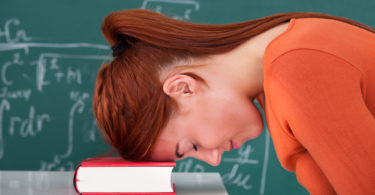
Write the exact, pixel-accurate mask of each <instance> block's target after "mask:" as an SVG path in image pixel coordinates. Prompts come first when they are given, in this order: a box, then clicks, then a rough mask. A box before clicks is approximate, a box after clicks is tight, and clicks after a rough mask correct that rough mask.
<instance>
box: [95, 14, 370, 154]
mask: <svg viewBox="0 0 375 195" xmlns="http://www.w3.org/2000/svg"><path fill="white" fill-rule="evenodd" d="M303 17H316V18H329V19H335V20H340V21H343V22H346V23H349V24H353V25H356V26H359V27H361V28H364V29H366V30H369V31H371V32H375V30H374V29H372V28H370V27H368V26H366V25H363V24H360V23H358V22H355V21H352V20H350V19H347V18H342V17H337V16H332V15H328V14H323V13H312V12H291V13H281V14H274V15H270V16H267V17H263V18H259V19H255V20H251V21H247V22H241V23H234V24H225V25H207V24H195V23H190V22H185V21H180V20H175V19H172V18H168V17H166V16H164V15H162V14H159V13H156V12H152V11H148V10H143V9H133V10H124V11H118V12H113V13H111V14H109V15H108V16H107V17H106V18H105V19H104V22H103V24H102V27H101V30H102V33H103V35H104V37H105V38H106V40H107V41H108V43H109V44H110V45H111V46H113V45H114V44H115V43H117V42H118V41H119V40H120V39H121V38H124V39H126V40H127V41H128V42H129V43H130V44H131V47H130V48H128V49H126V50H125V51H124V52H122V53H121V54H119V55H118V56H116V57H115V58H114V59H113V60H112V61H111V62H109V63H107V64H104V65H102V67H101V68H100V70H99V72H98V74H97V79H96V84H95V90H94V96H93V110H94V114H95V117H96V120H97V124H98V125H99V127H100V128H99V129H100V130H101V132H102V133H103V134H104V136H105V141H106V142H109V143H110V144H111V145H112V146H113V147H114V149H116V151H117V152H118V153H119V154H120V156H121V157H123V158H124V159H126V160H132V161H143V160H149V159H148V158H149V156H150V153H151V152H152V148H153V145H154V143H155V141H156V139H157V137H158V135H159V133H160V131H161V130H162V129H163V127H164V126H165V124H166V123H167V122H168V120H169V117H170V114H171V112H172V111H173V110H175V109H177V110H178V107H177V104H176V102H174V101H173V99H172V98H170V97H168V96H167V95H166V94H165V93H164V92H163V83H162V81H161V78H160V75H161V72H162V71H164V70H167V69H168V68H169V69H170V68H172V69H173V68H174V67H175V66H176V64H181V62H185V63H186V64H189V60H191V59H196V58H203V57H205V56H208V55H210V54H219V53H225V52H228V51H230V50H232V49H234V48H236V47H237V46H239V45H241V44H242V43H244V42H245V41H246V40H248V39H250V38H251V37H253V36H256V35H258V34H260V33H262V32H264V31H266V30H268V29H270V28H272V27H274V26H276V25H278V24H280V23H283V22H287V21H289V20H290V19H291V18H303ZM185 74H187V75H189V76H191V77H193V78H194V79H197V80H199V81H201V82H204V80H203V79H202V78H201V77H199V75H196V74H194V73H185Z"/></svg>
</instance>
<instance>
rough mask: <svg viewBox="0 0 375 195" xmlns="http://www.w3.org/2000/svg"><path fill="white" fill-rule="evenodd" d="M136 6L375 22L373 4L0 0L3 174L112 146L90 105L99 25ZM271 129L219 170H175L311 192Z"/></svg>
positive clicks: (194, 15) (195, 15)
mask: <svg viewBox="0 0 375 195" xmlns="http://www.w3.org/2000/svg"><path fill="white" fill-rule="evenodd" d="M360 3H362V4H360ZM131 8H144V9H150V10H154V11H158V12H161V13H163V14H165V15H168V16H170V17H174V18H176V19H180V20H188V21H192V22H197V23H210V24H225V23H234V22H242V21H246V20H251V19H256V18H259V17H264V16H267V15H271V14H275V13H281V12H292V11H309V12H322V13H328V14H332V15H337V16H342V17H347V18H350V19H353V20H356V21H358V22H361V23H364V24H366V25H369V26H375V12H374V11H373V10H374V8H375V1H371V0H363V1H360V2H358V1H343V0H340V1H339V0H333V1H324V0H316V1H307V0H289V1H287V0H284V1H280V0H262V1H261V0H258V1H256V0H252V1H249V0H238V1H236V0H233V1H228V0H215V1H213V0H132V1H130V0H107V1H103V0H87V1H84V0H80V1H77V0H74V1H73V0H64V1H62V0H49V1H42V0H33V1H29V0H11V1H10V0H8V1H5V0H4V1H0V168H1V170H54V171H72V170H73V169H74V168H75V166H76V163H77V162H78V161H80V160H82V159H84V158H86V157H91V156H96V155H99V154H101V153H103V152H105V151H106V150H107V149H108V147H107V146H106V145H105V144H104V143H103V142H102V140H101V138H100V136H99V134H98V132H97V129H96V126H95V123H94V118H93V114H92V108H91V100H92V91H93V86H94V81H95V77H96V73H97V71H98V68H99V66H100V64H102V62H104V61H106V60H109V59H111V57H110V53H111V52H110V50H109V46H108V45H107V43H106V41H105V40H104V37H103V36H102V35H101V32H100V25H101V22H102V20H103V18H104V17H105V16H106V15H108V14H109V13H110V12H112V11H118V10H122V9H131ZM256 103H257V102H256ZM257 106H258V108H259V105H258V104H257ZM262 114H263V118H264V113H262ZM267 132H268V130H267V126H266V124H265V129H264V131H263V133H262V135H261V136H260V137H259V138H257V139H255V140H251V141H248V142H247V143H246V144H245V145H244V146H243V147H242V148H241V149H239V150H233V151H231V152H228V153H224V156H223V160H222V163H221V164H220V165H219V166H218V167H210V166H209V165H208V164H206V163H204V162H201V161H198V160H195V159H185V160H183V161H179V162H178V163H177V167H176V168H175V169H174V171H176V172H201V171H204V172H219V173H220V174H221V176H222V178H223V181H224V183H225V186H226V188H227V190H228V192H229V194H307V192H306V191H305V189H304V188H303V187H301V186H300V185H299V184H298V182H297V181H296V178H295V175H294V174H293V173H290V172H287V171H285V170H284V169H283V168H282V167H281V166H280V163H279V161H278V159H277V157H276V155H275V152H274V149H273V145H272V142H271V139H270V136H269V134H268V133H267Z"/></svg>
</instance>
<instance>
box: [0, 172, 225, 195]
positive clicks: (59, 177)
mask: <svg viewBox="0 0 375 195" xmlns="http://www.w3.org/2000/svg"><path fill="white" fill-rule="evenodd" d="M73 175H74V172H57V171H0V195H51V194H52V195H76V194H77V193H76V192H75V190H74V188H73ZM172 181H173V182H174V183H175V185H176V194H178V195H198V194H201V195H211V194H212V195H213V194H215V195H228V193H227V191H226V190H225V187H224V184H223V181H222V179H221V177H220V174H219V173H173V174H172Z"/></svg>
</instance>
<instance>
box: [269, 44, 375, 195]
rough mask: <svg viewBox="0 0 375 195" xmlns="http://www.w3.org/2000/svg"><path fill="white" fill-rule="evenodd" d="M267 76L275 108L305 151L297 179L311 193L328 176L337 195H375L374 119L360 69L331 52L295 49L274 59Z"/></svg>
mask: <svg viewBox="0 0 375 195" xmlns="http://www.w3.org/2000/svg"><path fill="white" fill-rule="evenodd" d="M267 75H268V76H269V77H271V78H270V79H269V80H270V82H272V85H271V86H273V87H272V88H273V89H276V90H271V91H272V92H274V93H275V94H270V95H271V96H274V97H275V99H274V100H273V103H272V105H271V106H272V107H273V110H274V112H276V113H277V115H278V116H281V115H282V116H284V117H285V120H286V122H287V123H288V125H289V127H290V130H291V132H290V133H291V134H292V135H293V136H294V137H295V138H296V139H297V140H298V141H299V142H300V143H301V145H302V146H303V147H304V148H305V149H306V151H307V153H306V155H307V156H306V155H300V159H298V160H297V163H296V174H297V178H298V180H299V182H300V183H301V184H303V185H304V186H305V187H306V188H307V190H309V191H310V193H312V192H313V191H319V190H316V189H317V188H319V187H322V186H321V185H319V183H323V184H324V182H323V181H325V180H328V182H329V183H330V184H331V185H332V186H333V188H334V190H335V191H336V193H338V194H375V119H374V116H373V115H372V114H371V112H370V111H369V109H368V108H367V106H366V104H365V100H364V97H363V95H362V94H363V93H362V89H361V87H364V86H361V79H363V78H362V77H361V76H362V75H361V72H360V71H359V70H358V69H357V68H356V67H354V66H353V65H352V64H350V63H348V62H347V61H345V60H343V59H341V58H339V57H337V56H335V55H332V54H330V53H327V52H324V51H319V50H313V49H297V50H292V51H289V52H287V53H285V54H283V55H281V56H280V57H278V58H277V59H276V60H274V61H273V63H272V64H271V67H270V70H269V72H268V73H267ZM372 78H375V75H373V76H372ZM368 87H370V86H368ZM372 87H375V86H372ZM276 97H277V98H276ZM277 100H279V101H277ZM280 147H281V146H280ZM312 170H316V171H314V172H312ZM320 170H321V172H320ZM329 187H330V186H329V185H328V186H326V188H329ZM327 190H328V191H329V189H327Z"/></svg>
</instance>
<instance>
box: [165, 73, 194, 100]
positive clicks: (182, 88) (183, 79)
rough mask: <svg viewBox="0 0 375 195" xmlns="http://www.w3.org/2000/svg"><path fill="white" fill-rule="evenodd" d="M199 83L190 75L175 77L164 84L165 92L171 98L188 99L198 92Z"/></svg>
mask: <svg viewBox="0 0 375 195" xmlns="http://www.w3.org/2000/svg"><path fill="white" fill-rule="evenodd" d="M198 87H199V83H198V81H197V80H195V79H194V78H192V77H190V76H188V75H181V74H178V75H173V76H171V77H169V78H168V79H167V80H166V81H165V82H164V84H163V91H164V93H165V94H167V95H168V96H170V97H173V98H179V97H188V96H192V95H193V94H195V93H196V92H197V91H198Z"/></svg>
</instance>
